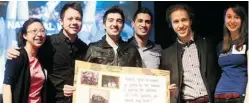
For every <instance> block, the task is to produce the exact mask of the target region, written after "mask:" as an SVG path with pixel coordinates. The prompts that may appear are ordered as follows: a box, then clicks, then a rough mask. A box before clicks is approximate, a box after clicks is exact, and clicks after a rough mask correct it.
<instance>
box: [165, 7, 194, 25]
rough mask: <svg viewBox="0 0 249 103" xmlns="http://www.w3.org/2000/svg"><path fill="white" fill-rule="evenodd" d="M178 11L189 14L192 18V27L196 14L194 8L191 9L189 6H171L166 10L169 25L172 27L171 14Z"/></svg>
mask: <svg viewBox="0 0 249 103" xmlns="http://www.w3.org/2000/svg"><path fill="white" fill-rule="evenodd" d="M176 10H185V11H186V12H187V13H188V16H189V18H190V20H191V21H192V25H193V22H194V20H195V19H194V17H195V15H194V12H193V10H192V8H190V7H189V6H188V5H186V4H175V5H171V6H170V7H168V8H167V10H166V21H167V22H168V24H169V27H171V25H172V24H171V17H170V15H171V13H172V12H174V11H176Z"/></svg>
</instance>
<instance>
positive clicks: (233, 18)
mask: <svg viewBox="0 0 249 103" xmlns="http://www.w3.org/2000/svg"><path fill="white" fill-rule="evenodd" d="M225 25H226V27H227V29H228V30H229V31H230V32H237V33H238V32H239V30H240V27H241V18H240V17H239V16H238V15H237V14H236V13H235V12H234V11H233V10H232V8H229V9H227V11H226V15H225Z"/></svg>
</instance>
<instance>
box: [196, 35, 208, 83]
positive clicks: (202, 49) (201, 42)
mask: <svg viewBox="0 0 249 103" xmlns="http://www.w3.org/2000/svg"><path fill="white" fill-rule="evenodd" d="M205 42H206V40H205V38H201V37H197V38H196V47H197V51H198V58H199V63H200V71H201V75H202V78H203V79H205V77H206V69H207V45H206V43H205Z"/></svg>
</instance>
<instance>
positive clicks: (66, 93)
mask: <svg viewBox="0 0 249 103" xmlns="http://www.w3.org/2000/svg"><path fill="white" fill-rule="evenodd" d="M74 91H75V87H74V86H71V85H64V87H63V93H64V96H66V97H69V96H72V95H73V92H74Z"/></svg>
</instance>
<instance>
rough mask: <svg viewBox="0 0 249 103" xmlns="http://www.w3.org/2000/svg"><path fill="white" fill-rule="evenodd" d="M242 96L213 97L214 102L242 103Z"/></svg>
mask: <svg viewBox="0 0 249 103" xmlns="http://www.w3.org/2000/svg"><path fill="white" fill-rule="evenodd" d="M244 99H245V97H244V96H240V97H239V98H230V99H226V98H222V99H221V98H219V99H217V98H215V103H244Z"/></svg>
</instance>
